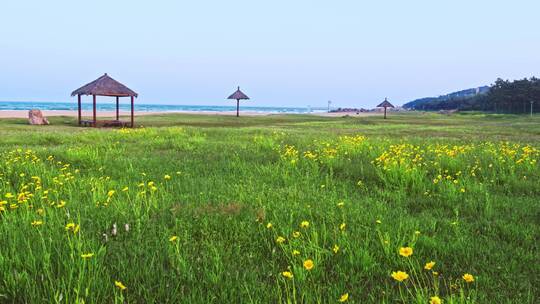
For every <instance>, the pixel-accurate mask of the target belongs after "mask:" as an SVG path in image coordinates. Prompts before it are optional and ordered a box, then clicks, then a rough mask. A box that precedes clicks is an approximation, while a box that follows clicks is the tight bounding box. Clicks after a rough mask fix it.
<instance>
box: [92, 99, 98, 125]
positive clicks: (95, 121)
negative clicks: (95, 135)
mask: <svg viewBox="0 0 540 304" xmlns="http://www.w3.org/2000/svg"><path fill="white" fill-rule="evenodd" d="M92 99H93V101H94V107H93V108H94V115H93V118H94V128H95V127H96V126H97V124H96V123H97V120H96V95H92Z"/></svg>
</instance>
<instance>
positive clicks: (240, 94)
mask: <svg viewBox="0 0 540 304" xmlns="http://www.w3.org/2000/svg"><path fill="white" fill-rule="evenodd" d="M227 99H236V100H246V99H249V97H247V95H246V94H244V93H243V92H242V91H240V87H238V89H237V90H236V92H234V93H233V94H232V95H231V96H229V97H228V98H227Z"/></svg>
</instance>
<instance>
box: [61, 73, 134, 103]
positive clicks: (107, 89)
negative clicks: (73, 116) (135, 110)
mask: <svg viewBox="0 0 540 304" xmlns="http://www.w3.org/2000/svg"><path fill="white" fill-rule="evenodd" d="M75 95H97V96H116V97H128V96H134V97H137V96H138V94H137V93H135V92H134V91H132V90H131V89H130V88H128V87H126V86H125V85H123V84H121V83H120V82H118V81H116V80H114V79H112V78H111V77H110V76H109V75H107V73H105V75H103V76H101V77H99V78H98V79H96V80H94V81H92V82H90V83H89V84H86V85H84V86H82V87H81V88H79V89H77V90H75V91H73V93H71V96H75Z"/></svg>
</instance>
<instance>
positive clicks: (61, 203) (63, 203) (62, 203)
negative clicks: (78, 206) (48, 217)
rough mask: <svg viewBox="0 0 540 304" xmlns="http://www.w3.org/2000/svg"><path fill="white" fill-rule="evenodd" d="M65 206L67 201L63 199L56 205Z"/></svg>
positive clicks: (58, 206)
mask: <svg viewBox="0 0 540 304" xmlns="http://www.w3.org/2000/svg"><path fill="white" fill-rule="evenodd" d="M65 206H66V202H64V201H62V200H61V201H60V203H58V205H56V208H63V207H65Z"/></svg>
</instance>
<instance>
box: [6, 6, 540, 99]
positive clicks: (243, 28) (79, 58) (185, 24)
mask: <svg viewBox="0 0 540 304" xmlns="http://www.w3.org/2000/svg"><path fill="white" fill-rule="evenodd" d="M539 12H540V1H536V0H535V1H533V0H530V1H519V0H517V1H497V0H491V1H487V0H486V1H484V0H475V1H471V0H469V1H465V0H453V1H433V0H430V1H414V0H411V1H403V0H399V1H360V0H346V1H345V0H344V1H340V0H334V1H329V0H327V1H318V0H294V1H291V0H289V1H284V0H274V1H256V0H250V1H248V0H228V1H218V0H215V1H204V0H200V1H179V0H174V1H173V0H170V1H166V0H154V1H147V0H146V1H137V0H131V1H127V0H92V1H75V0H49V1H43V0H33V1H28V0H5V1H2V5H1V6H0V100H33V101H69V100H73V99H70V97H69V94H70V92H71V91H72V90H74V89H76V88H78V87H79V86H81V85H83V84H85V83H87V82H89V81H91V80H94V79H95V78H97V77H99V76H101V75H102V74H103V73H105V72H107V73H109V74H110V75H111V76H112V77H114V78H116V79H117V80H119V81H121V82H123V83H125V84H126V85H128V86H129V87H131V88H133V89H134V90H136V91H137V92H138V93H139V94H140V98H139V102H143V103H173V104H212V105H227V104H230V102H228V101H227V100H225V99H224V98H225V97H226V96H228V95H229V94H230V93H232V92H233V91H234V89H235V88H236V86H237V85H240V86H242V88H243V89H244V90H245V92H246V93H247V94H248V95H249V96H250V97H252V99H253V101H252V102H251V104H252V105H257V106H273V105H275V106H306V105H311V106H325V105H326V101H327V100H329V99H330V100H332V101H333V104H334V105H335V106H356V107H372V106H374V105H376V104H377V103H378V102H380V101H381V100H382V99H384V97H388V98H389V99H390V100H391V101H394V102H395V103H396V104H402V103H404V102H406V101H409V100H411V99H414V98H418V97H425V96H433V95H439V94H442V93H448V92H451V91H455V90H459V89H465V88H469V87H475V86H480V85H485V84H490V83H492V82H493V81H494V80H495V79H496V78H497V77H501V78H505V79H515V78H523V77H530V76H533V75H536V76H540V30H539V20H540V19H539Z"/></svg>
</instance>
